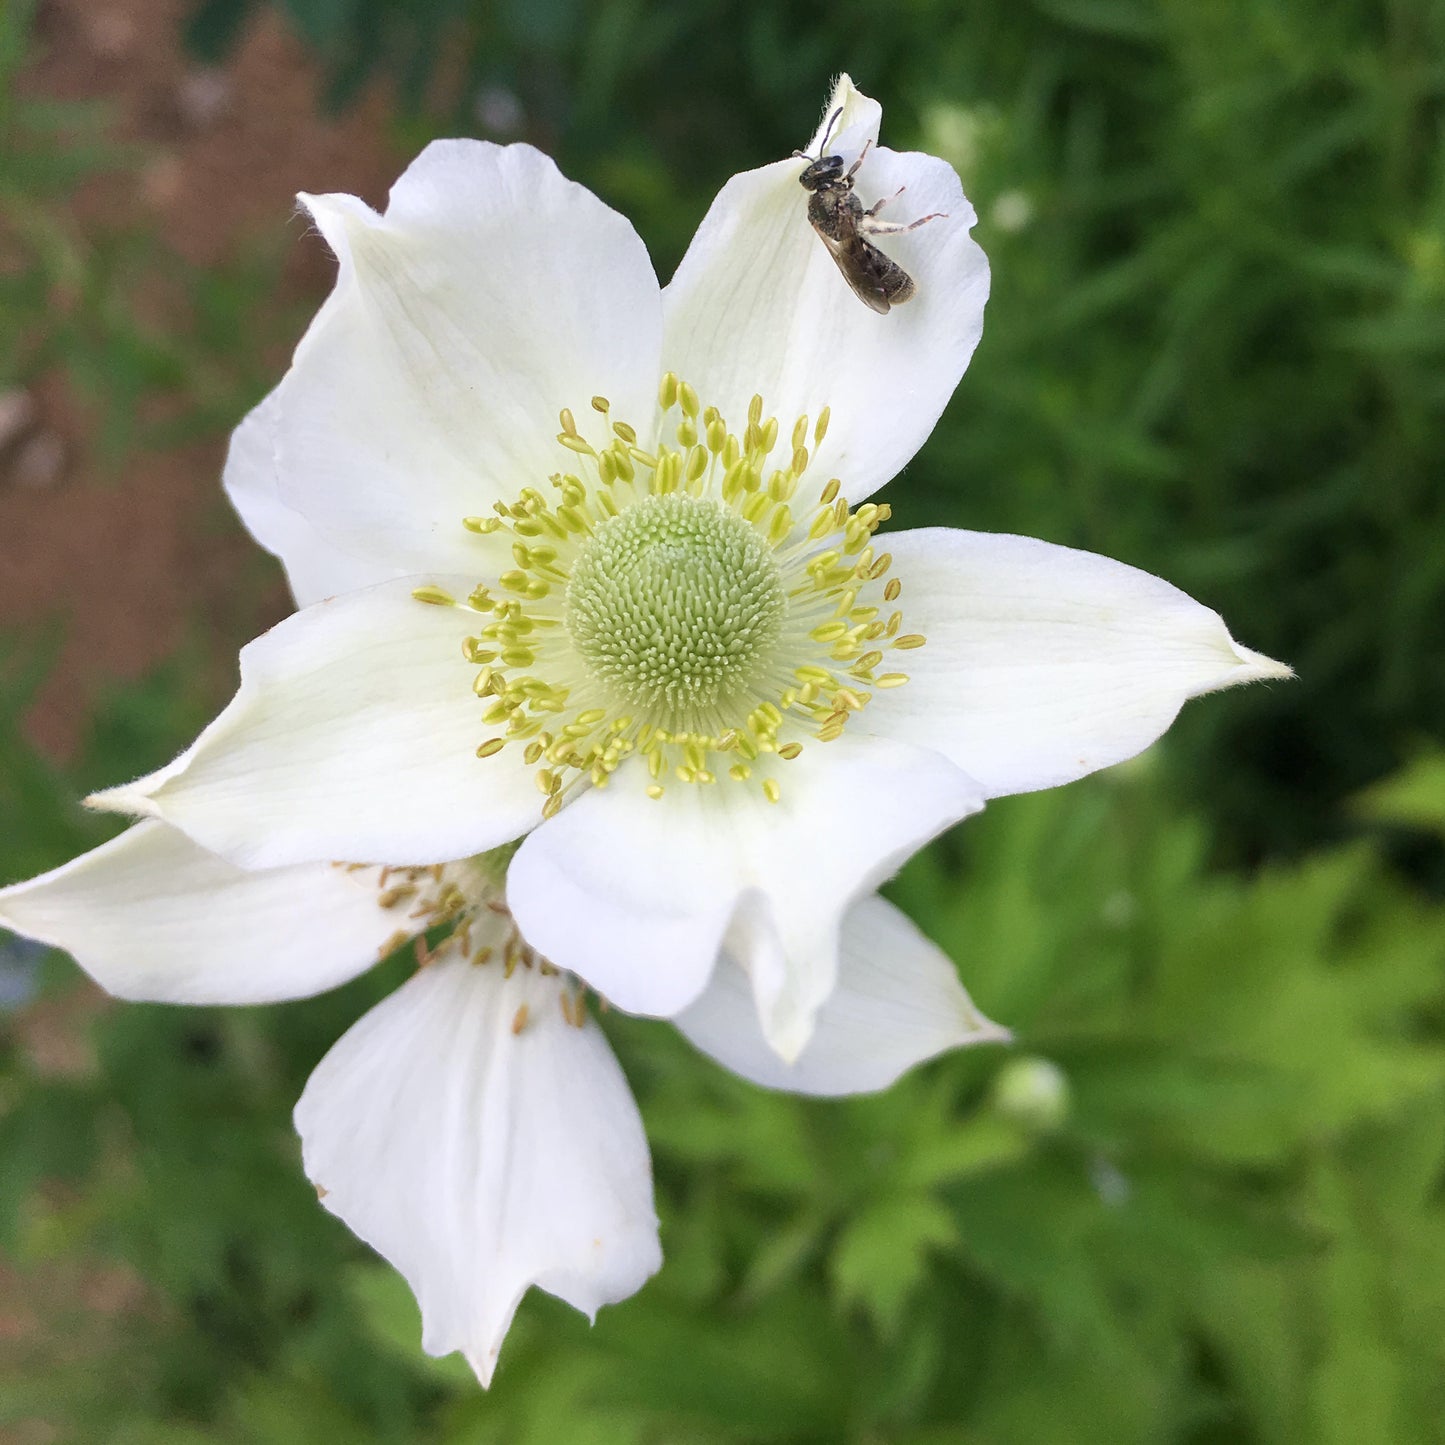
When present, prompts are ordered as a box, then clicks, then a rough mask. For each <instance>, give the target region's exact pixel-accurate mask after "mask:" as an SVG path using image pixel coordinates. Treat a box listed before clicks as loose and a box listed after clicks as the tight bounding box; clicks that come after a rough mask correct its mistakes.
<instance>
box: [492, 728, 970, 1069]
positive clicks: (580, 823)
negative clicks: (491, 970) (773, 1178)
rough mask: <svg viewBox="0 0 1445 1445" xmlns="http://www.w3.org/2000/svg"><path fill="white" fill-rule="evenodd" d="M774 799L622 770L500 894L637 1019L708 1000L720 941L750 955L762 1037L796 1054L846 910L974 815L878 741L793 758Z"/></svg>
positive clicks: (526, 926)
mask: <svg viewBox="0 0 1445 1445" xmlns="http://www.w3.org/2000/svg"><path fill="white" fill-rule="evenodd" d="M781 779H782V800H781V802H780V803H779V804H777V805H776V806H774V805H772V804H770V803H768V802H767V801H766V799H764V797H763V796H762V793H761V791H760V790H759V789H757V788H755V787H751V786H749V787H744V786H742V785H740V784H735V783H732V782H731V781H724V782H723V783H719V784H714V785H711V786H697V785H687V784H678V785H674V786H672V787H669V788H668V789H667V792H666V793H665V794H664V796H663V797H662V798H661V799H658V800H656V801H654V800H653V799H651V798H649V797H648V796H647V795H646V792H645V784H646V783H647V782H648V777H647V775H646V771H645V770H644V769H642V768H640V767H624V768H623V769H621V770H619V772H618V773H617V774H615V775H614V777H613V779H612V780H611V782H610V783H609V784H608V786H607V787H606V788H603V789H594V790H593V791H592V792H589V793H587V794H585V795H584V796H583V797H581V798H579V799H578V800H577V801H576V802H575V803H573V804H572V805H571V806H569V807H566V808H564V809H563V810H562V812H561V813H559V814H558V815H557V816H556V817H555V818H553V819H551V820H549V821H548V822H547V823H545V824H544V825H543V826H542V827H541V828H539V829H538V830H537V831H536V832H534V833H533V834H532V835H531V836H530V837H529V838H528V839H527V840H526V841H525V842H524V843H523V844H522V847H521V849H520V851H519V852H518V853H517V856H516V857H515V858H514V859H513V860H512V864H511V868H510V870H509V872H508V877H507V898H508V902H509V903H510V905H511V908H512V911H513V913H514V914H515V915H516V918H517V922H518V926H519V927H520V928H521V930H522V933H523V934H524V935H525V937H526V938H527V940H528V942H529V943H530V944H531V945H532V946H533V947H534V948H536V949H537V950H538V951H539V952H541V953H543V954H545V955H547V957H549V958H551V959H552V960H553V961H554V962H555V963H557V964H558V965H560V966H561V967H563V968H566V969H570V970H571V971H572V972H573V973H576V974H577V975H578V976H579V977H581V978H585V979H586V980H587V982H588V983H590V984H592V985H593V986H594V987H595V988H596V989H597V990H598V991H599V992H600V993H602V994H604V995H605V996H606V997H608V998H609V999H611V1001H612V1002H613V1003H615V1004H617V1005H618V1006H619V1007H620V1008H623V1009H626V1010H628V1011H629V1012H631V1013H642V1014H652V1015H656V1016H660V1017H670V1016H671V1015H673V1014H675V1013H677V1012H678V1011H679V1010H681V1009H683V1008H685V1007H686V1006H687V1005H688V1004H690V1003H691V1002H692V1001H693V1000H694V999H696V998H697V996H698V995H699V994H700V993H701V992H702V990H703V989H704V987H705V986H706V984H707V980H708V978H709V976H710V975H711V973H712V968H713V964H714V962H715V961H716V959H717V955H718V951H719V949H720V947H721V946H722V942H723V938H724V935H725V934H727V935H728V938H729V947H730V949H732V950H733V951H735V952H736V953H737V954H738V955H739V956H741V957H744V958H746V959H747V962H748V968H749V972H750V974H751V976H752V981H753V987H754V990H755V993H756V997H757V1003H758V1009H759V1017H760V1019H761V1022H762V1027H763V1030H764V1032H765V1033H766V1035H767V1038H768V1041H769V1043H770V1044H771V1045H772V1046H773V1047H774V1048H775V1049H777V1050H778V1051H779V1052H780V1053H781V1054H783V1055H784V1056H785V1057H796V1056H797V1054H798V1053H799V1052H800V1051H801V1050H802V1048H803V1046H804V1045H805V1044H806V1043H807V1040H808V1036H809V1034H810V1033H811V1031H812V1026H813V1017H814V1015H815V1013H816V1012H817V1009H818V1007H819V1006H820V1005H821V1004H822V1002H823V1001H824V999H826V998H827V997H828V995H829V993H830V992H831V991H832V988H833V983H834V980H835V978H836V976H837V964H838V928H839V923H840V921H841V919H842V916H843V913H844V910H845V909H846V908H847V907H848V905H849V904H850V903H851V902H852V901H853V899H854V898H856V897H857V896H858V895H859V894H862V893H867V892H871V891H872V890H873V889H874V888H876V887H877V886H878V884H879V883H880V882H882V881H883V879H885V878H886V877H888V875H889V874H891V873H892V872H893V871H894V869H896V868H897V867H898V866H899V864H901V863H902V862H903V860H904V859H905V858H907V857H908V855H909V854H910V853H912V852H913V851H914V850H915V849H917V848H918V847H920V846H921V845H922V844H923V843H925V842H927V841H928V839H930V838H932V837H934V836H935V835H936V834H937V833H939V832H941V831H942V830H943V829H944V828H946V827H948V826H949V824H951V823H954V822H956V821H957V820H958V819H960V818H963V817H966V816H967V815H968V814H969V813H972V812H974V811H976V810H977V809H978V808H979V807H980V806H981V798H980V795H979V791H978V788H977V785H976V784H975V783H974V782H973V780H972V779H970V778H968V777H966V776H965V775H963V774H962V773H960V772H959V771H958V769H956V768H955V767H953V766H952V765H951V764H950V763H948V762H947V761H946V760H945V759H944V758H942V757H940V756H939V755H938V754H936V753H930V752H926V751H923V750H921V749H915V748H909V747H898V746H895V745H892V744H886V743H883V742H882V740H880V739H876V738H872V739H870V738H863V739H862V740H861V741H856V742H855V741H854V740H852V739H850V738H848V737H843V738H839V739H838V740H836V741H834V742H830V743H816V744H812V745H810V746H807V747H805V748H804V750H803V753H802V755H801V757H799V758H798V759H797V760H796V761H794V762H791V763H788V764H787V765H786V766H785V767H784V768H783V770H782V773H781Z"/></svg>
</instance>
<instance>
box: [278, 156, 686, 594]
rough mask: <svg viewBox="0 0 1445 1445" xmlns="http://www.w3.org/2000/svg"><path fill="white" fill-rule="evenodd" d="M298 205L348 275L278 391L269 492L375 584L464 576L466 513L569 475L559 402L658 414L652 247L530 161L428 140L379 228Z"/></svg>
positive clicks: (358, 211)
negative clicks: (442, 573) (425, 574)
mask: <svg viewBox="0 0 1445 1445" xmlns="http://www.w3.org/2000/svg"><path fill="white" fill-rule="evenodd" d="M301 201H302V204H303V205H304V206H305V207H306V209H307V210H308V212H309V213H310V215H311V217H312V219H313V220H314V221H315V223H316V225H317V228H318V229H319V230H320V231H321V233H322V235H323V236H324V237H325V239H326V241H327V243H328V244H329V245H330V246H331V247H332V249H333V250H334V251H335V252H336V254H337V257H338V259H339V263H340V274H339V276H338V280H337V286H336V290H335V291H334V292H333V293H332V295H331V297H330V298H329V299H328V301H327V303H326V305H325V306H324V307H323V308H322V310H321V312H320V314H319V315H318V316H317V318H316V320H315V321H314V322H313V324H312V326H311V328H310V330H309V331H308V332H307V334H306V336H305V337H304V338H303V340H302V342H301V344H300V346H299V347H298V348H297V351H296V359H295V362H294V364H293V366H292V368H291V370H290V372H289V373H288V374H287V376H286V378H285V380H284V381H283V382H282V384H281V386H280V387H279V388H278V390H277V393H276V399H277V426H276V436H277V451H278V456H279V460H280V482H279V494H280V499H281V501H283V502H284V503H286V505H288V506H289V507H291V508H292V509H293V510H294V511H296V512H297V513H299V514H300V515H301V516H303V517H304V518H305V519H306V520H307V522H308V523H309V524H310V525H311V526H313V527H314V528H315V529H317V530H318V531H319V532H320V533H322V534H323V535H325V536H326V537H328V538H329V539H331V540H332V541H334V542H335V543H336V545H337V546H339V547H340V548H342V549H343V550H345V551H347V552H349V553H353V554H355V555H357V556H358V557H366V558H370V559H372V560H373V562H374V564H375V565H376V566H377V567H378V568H379V569H381V570H379V571H378V573H377V574H376V576H375V577H374V578H373V579H372V580H381V578H382V577H384V576H387V575H399V574H402V573H411V572H419V571H422V570H424V569H427V568H433V569H438V570H457V569H462V568H466V567H467V566H468V565H469V558H470V557H471V556H472V555H474V554H473V553H472V551H471V550H470V546H471V541H472V539H470V538H469V535H468V534H467V533H466V532H465V531H464V530H463V529H462V527H461V519H462V518H463V517H465V516H469V515H477V514H480V513H484V512H487V511H488V510H490V508H491V506H492V504H493V503H494V502H495V501H498V500H501V499H506V500H508V501H510V500H513V499H514V498H515V497H516V494H517V492H518V491H519V490H520V489H521V488H522V487H526V486H536V487H545V486H546V483H547V478H548V477H549V476H551V475H552V474H554V473H555V472H557V471H559V470H565V461H566V458H567V455H568V454H567V453H566V452H565V451H564V450H562V449H561V448H560V447H559V446H558V445H557V441H556V433H557V430H558V421H557V418H558V412H559V410H560V409H561V408H562V407H570V408H572V409H573V410H575V411H579V412H580V411H582V410H583V409H585V408H586V407H587V404H588V402H589V400H590V399H591V398H592V397H593V396H595V395H597V394H599V393H600V394H602V395H604V396H606V397H608V398H609V399H610V400H611V402H612V405H613V407H614V408H615V409H616V413H617V415H619V416H630V417H634V418H636V420H637V424H638V425H645V423H646V421H647V420H648V419H649V418H650V417H651V416H652V413H653V409H654V396H655V393H656V388H657V378H658V374H659V370H658V362H659V348H660V344H661V298H660V293H659V291H658V286H657V279H656V276H655V274H654V273H653V270H652V264H651V261H650V260H649V258H648V255H647V250H646V247H645V246H644V245H643V243H642V241H641V239H640V238H639V237H638V235H637V233H636V232H635V231H634V230H633V228H632V226H631V225H630V224H629V222H628V221H627V220H626V219H625V218H624V217H622V216H620V215H618V214H617V213H616V212H614V211H612V210H611V209H609V208H608V207H607V206H605V205H604V204H603V203H602V202H601V201H599V200H598V199H597V198H596V197H595V196H593V195H592V194H591V193H590V192H589V191H587V190H586V189H585V188H583V187H582V186H579V185H577V184H575V183H574V182H571V181H568V180H567V179H566V178H565V177H563V176H562V174H561V173H560V172H559V171H558V170H557V167H556V166H555V164H554V163H553V162H552V161H551V160H550V159H549V158H548V157H546V156H544V155H543V154H542V153H541V152H540V151H537V150H535V149H533V148H532V147H530V146H525V145H517V146H496V145H492V144H490V143H489V142H484V141H472V140H448V141H437V142H435V143H433V144H432V145H430V146H428V147H427V148H426V149H425V150H424V151H423V152H422V153H421V155H420V156H418V157H417V159H416V160H415V161H413V162H412V164H411V166H410V167H408V169H407V171H406V173H405V174H404V175H403V176H402V177H401V178H400V179H399V180H398V181H397V183H396V185H395V186H394V187H393V188H392V192H391V197H390V202H389V204H388V206H387V209H386V212H385V214H384V215H379V214H378V213H377V212H375V211H373V210H372V209H371V208H370V207H369V206H367V205H365V204H363V203H362V202H361V201H359V200H357V199H356V198H355V197H353V196H344V195H328V196H310V195H306V196H302V197H301ZM643 440H644V443H645V442H646V440H647V438H646V437H645V436H644V437H643Z"/></svg>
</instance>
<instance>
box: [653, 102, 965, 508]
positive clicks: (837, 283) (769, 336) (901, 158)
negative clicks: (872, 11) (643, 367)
mask: <svg viewBox="0 0 1445 1445" xmlns="http://www.w3.org/2000/svg"><path fill="white" fill-rule="evenodd" d="M840 97H841V99H840ZM845 102H846V103H847V106H848V108H847V110H846V111H845V114H844V117H843V124H844V125H845V126H846V128H845V129H843V130H842V131H841V133H839V132H837V131H835V134H834V137H833V139H832V140H830V142H829V145H828V150H829V152H830V153H834V154H840V155H843V156H844V157H845V158H846V159H847V160H848V161H849V163H850V164H851V162H852V160H853V158H854V157H855V156H856V155H857V154H858V152H859V151H860V150H861V149H862V145H863V142H864V141H865V140H867V139H870V138H873V139H876V137H877V133H878V107H877V105H876V104H875V103H874V102H872V101H869V100H867V99H866V98H864V97H858V96H857V92H856V91H853V89H852V85H851V82H849V81H848V80H847V77H846V76H845V77H844V78H843V81H842V82H840V88H839V94H838V96H835V98H834V106H836V105H837V104H840V103H845ZM831 108H832V107H830V109H831ZM818 139H819V137H815V138H814V143H815V144H816V143H817V141H818ZM805 164H806V162H805V161H802V160H786V161H777V162H775V163H774V164H772V165H769V166H764V167H763V168H762V169H761V170H756V171H748V172H746V173H745V174H743V175H737V176H734V177H733V178H732V179H731V180H730V181H729V182H728V183H727V184H726V185H725V186H724V187H723V189H722V191H721V193H720V194H719V195H718V197H717V199H716V200H715V201H714V202H713V205H712V208H711V210H709V211H708V214H707V216H706V218H705V219H704V220H703V223H702V225H701V227H699V229H698V232H697V235H696V236H695V237H694V238H693V242H692V245H691V246H690V247H689V249H688V252H687V255H686V256H685V257H684V258H683V261H682V265H681V266H680V267H679V268H678V271H677V275H676V276H675V277H674V278H673V280H672V283H671V284H670V285H669V286H668V287H667V290H666V291H665V292H664V295H663V304H664V308H665V314H666V335H665V340H664V343H663V361H664V364H665V367H666V368H667V369H669V370H672V371H675V372H676V373H677V374H678V375H679V376H680V377H682V378H683V379H684V380H686V381H688V382H690V383H691V384H692V385H693V386H694V387H695V388H696V389H697V391H698V393H699V395H700V396H701V397H702V399H703V400H704V401H705V402H711V403H712V404H714V405H716V406H717V407H718V408H719V409H720V410H721V411H722V413H723V415H724V416H725V417H726V418H727V420H728V421H729V423H730V424H733V425H734V426H741V425H742V423H743V422H744V421H745V420H746V413H747V408H748V402H749V400H750V399H751V397H752V396H753V394H754V393H759V394H761V396H762V398H763V402H764V405H765V407H766V411H767V414H769V415H775V416H776V417H777V418H778V424H779V427H780V429H781V432H782V435H783V436H785V437H786V436H787V435H788V434H789V432H790V430H791V428H792V425H793V421H794V419H795V418H796V417H798V416H799V415H808V416H811V417H814V418H816V417H817V415H818V413H819V412H820V411H821V410H822V408H823V407H824V406H828V407H831V409H832V416H831V421H830V425H829V429H828V434H827V436H826V438H825V439H824V441H823V444H822V446H821V447H820V448H819V449H818V452H817V455H816V457H815V459H814V461H813V463H812V465H811V467H810V471H809V474H810V475H816V477H817V478H818V485H819V486H822V484H823V483H824V482H826V481H827V480H828V479H829V478H830V477H838V478H840V479H841V481H842V487H843V495H844V496H846V497H847V498H848V499H849V500H850V501H853V502H858V501H861V500H862V499H863V498H864V497H866V496H867V495H868V494H869V493H871V492H873V491H874V490H876V489H877V488H878V487H880V486H882V485H883V483H884V482H886V481H888V480H889V478H891V477H893V476H895V475H896V474H897V473H898V472H899V471H900V470H901V469H902V467H903V466H904V464H905V463H906V462H907V461H908V459H909V458H910V457H912V455H913V454H914V452H916V451H917V450H918V448H919V446H920V445H922V443H923V441H924V439H925V438H926V437H927V436H928V434H929V432H930V431H932V430H933V425H934V423H935V422H936V421H937V420H938V417H939V415H940V414H941V413H942V411H943V408H944V406H945V405H947V403H948V399H949V397H950V396H952V395H953V391H954V388H955V387H956V386H957V385H958V381H959V378H960V377H961V376H962V375H963V372H964V368H965V367H967V365H968V361H969V357H970V356H972V354H973V349H974V347H975V346H977V345H978V339H979V336H980V334H981V333H982V328H983V308H984V302H985V300H986V299H987V297H988V262H987V260H986V259H985V258H984V254H983V252H982V251H981V250H980V249H979V248H978V246H977V244H976V243H975V242H974V241H972V240H971V239H970V237H969V234H968V232H969V229H970V227H971V226H972V225H973V224H974V221H975V219H976V218H975V216H974V211H973V207H972V206H971V205H970V204H969V203H968V201H966V200H965V199H964V195H963V190H962V187H961V186H960V183H959V180H958V177H957V176H956V175H955V174H954V172H953V170H952V168H951V167H950V166H949V165H948V164H947V163H946V162H944V161H941V160H938V159H937V158H936V157H933V156H927V155H922V154H916V153H906V154H900V153H898V152H895V151H890V150H886V149H880V148H878V147H877V146H874V148H873V149H872V150H870V151H869V153H868V157H867V159H866V160H865V161H864V163H863V167H862V169H861V170H860V171H859V172H858V175H857V177H856V178H855V184H856V187H857V193H858V195H859V196H860V197H862V198H863V201H864V204H865V205H871V204H872V203H873V202H874V201H876V200H878V199H880V198H881V197H885V196H892V195H893V193H894V192H895V191H897V189H898V188H899V186H904V185H906V186H907V190H906V191H905V192H904V193H903V195H901V196H899V197H898V198H897V199H896V200H890V201H889V202H888V205H887V207H886V209H885V211H884V213H883V217H882V219H892V220H901V221H911V220H916V219H918V218H919V217H921V216H925V215H928V214H930V213H932V212H944V213H946V218H945V219H942V220H935V221H930V222H928V224H927V225H924V226H921V227H919V229H918V230H916V231H913V232H911V233H909V234H907V235H902V236H889V237H884V238H882V239H881V240H880V242H879V245H880V247H881V249H882V250H884V251H885V252H886V253H887V254H888V255H889V256H890V257H891V258H892V259H893V260H895V261H897V262H898V264H899V265H901V266H902V267H903V268H904V269H905V270H906V271H907V272H908V273H909V274H910V275H911V276H912V277H913V279H914V281H915V283H916V284H917V287H918V291H917V294H916V295H915V296H914V298H913V299H912V300H911V301H909V302H907V304H905V305H902V306H897V307H895V308H894V309H893V310H892V311H890V312H889V313H888V314H887V315H886V316H880V315H878V314H877V313H875V312H873V311H871V310H869V308H868V307H867V306H866V305H864V303H863V302H862V301H860V300H859V299H858V298H857V297H856V296H855V295H854V294H853V293H852V291H851V290H850V289H849V287H848V285H847V283H846V282H845V281H844V279H843V277H842V275H841V274H840V272H839V270H838V267H837V266H836V265H835V264H834V262H833V260H832V258H831V257H830V256H829V254H828V251H827V249H826V248H825V247H824V245H823V243H822V241H821V240H820V239H819V238H818V236H817V235H815V234H814V232H813V229H812V227H811V226H810V225H809V223H808V217H807V209H808V193H807V192H806V191H804V189H803V188H802V186H800V185H799V184H798V177H799V175H800V174H801V173H802V170H803V168H804V166H805Z"/></svg>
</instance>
